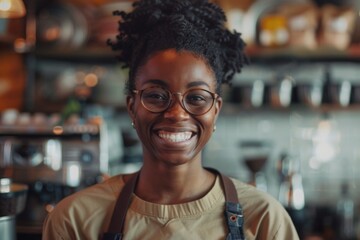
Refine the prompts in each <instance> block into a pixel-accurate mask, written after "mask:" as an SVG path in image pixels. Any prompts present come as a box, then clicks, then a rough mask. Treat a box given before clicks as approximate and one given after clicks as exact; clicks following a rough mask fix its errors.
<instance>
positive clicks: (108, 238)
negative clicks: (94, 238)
mask: <svg viewBox="0 0 360 240" xmlns="http://www.w3.org/2000/svg"><path fill="white" fill-rule="evenodd" d="M138 177H139V172H136V173H135V174H134V175H133V176H132V177H131V178H130V179H129V180H128V181H127V182H126V184H125V186H124V188H123V189H122V191H121V193H120V195H119V197H118V199H117V200H116V204H115V209H114V212H113V214H112V217H111V221H110V226H109V228H108V231H107V232H105V233H104V235H103V238H102V239H103V240H121V239H122V238H123V229H124V223H125V217H126V212H127V210H128V208H129V206H130V202H131V196H132V194H133V192H134V190H135V186H136V183H137V180H138Z"/></svg>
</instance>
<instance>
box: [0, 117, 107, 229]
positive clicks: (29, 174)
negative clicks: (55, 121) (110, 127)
mask: <svg viewBox="0 0 360 240" xmlns="http://www.w3.org/2000/svg"><path fill="white" fill-rule="evenodd" d="M104 125H105V123H101V121H97V122H96V121H95V122H87V123H81V124H79V123H76V124H68V125H63V126H47V125H40V126H39V125H37V126H34V125H25V126H24V125H11V126H9V125H0V177H2V178H10V179H12V180H13V181H14V182H17V183H22V184H26V185H27V186H28V195H27V201H26V206H25V209H24V211H23V212H22V213H21V214H20V215H18V216H17V232H21V233H38V234H40V233H41V229H42V224H43V221H44V219H45V217H46V215H47V213H48V212H50V211H51V210H52V209H53V208H54V206H55V205H56V204H57V203H58V202H59V201H60V200H61V199H62V198H64V197H66V196H68V195H70V194H72V193H74V192H76V191H78V190H80V189H83V188H85V187H88V186H90V185H92V184H95V183H97V182H100V181H101V180H102V177H103V176H104V174H106V173H107V172H108V165H109V162H108V154H107V152H108V151H107V149H106V146H107V144H106V141H107V137H106V127H105V126H104Z"/></svg>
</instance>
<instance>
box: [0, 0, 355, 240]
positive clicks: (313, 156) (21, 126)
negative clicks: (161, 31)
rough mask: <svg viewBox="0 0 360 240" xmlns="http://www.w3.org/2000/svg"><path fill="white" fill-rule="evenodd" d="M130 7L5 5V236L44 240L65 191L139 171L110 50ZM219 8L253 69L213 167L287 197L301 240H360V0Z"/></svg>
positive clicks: (102, 0)
mask: <svg viewBox="0 0 360 240" xmlns="http://www.w3.org/2000/svg"><path fill="white" fill-rule="evenodd" d="M132 2H133V1H131V0H61V1H60V0H17V1H15V0H0V183H1V185H0V239H41V228H42V222H43V220H44V218H45V216H46V214H47V213H48V212H51V210H52V209H53V208H54V207H56V204H57V202H59V201H60V200H61V199H62V198H64V197H65V196H67V195H69V194H72V193H74V192H76V191H79V190H80V189H83V188H86V187H88V186H90V185H92V184H95V183H97V182H101V181H103V180H104V179H105V178H107V177H109V176H113V175H115V174H119V173H129V172H134V171H136V170H138V169H139V168H140V167H141V164H142V156H141V146H140V143H139V140H138V138H137V136H136V133H135V130H134V129H133V128H132V127H131V123H130V120H129V117H128V116H127V112H126V108H125V96H124V91H123V88H124V83H125V81H126V78H127V69H124V68H122V67H121V66H119V64H118V63H117V61H116V56H115V55H114V53H113V52H112V51H111V50H110V49H109V47H107V45H106V41H107V39H112V38H114V37H115V35H116V33H117V27H118V23H117V22H118V17H114V16H113V15H112V12H113V11H114V10H125V11H126V10H129V9H131V7H132ZM214 2H216V3H217V4H219V5H220V6H222V7H223V8H224V10H225V13H226V15H227V18H228V27H229V28H230V29H235V30H236V31H238V32H241V34H242V37H243V38H244V40H245V41H246V43H247V54H248V56H249V58H250V62H251V63H250V65H249V66H246V67H245V68H244V70H243V71H242V73H241V74H238V75H236V76H235V78H234V82H233V85H232V86H231V87H228V86H224V88H223V92H222V97H223V99H224V100H225V104H224V107H223V109H222V115H221V116H220V118H219V119H218V122H217V131H216V132H215V133H214V135H213V137H212V139H211V140H210V142H209V143H208V145H207V146H206V149H205V152H204V154H203V155H204V165H206V166H211V167H214V168H217V169H219V170H220V171H222V172H223V173H225V174H227V175H229V176H231V177H234V178H237V179H240V180H242V181H244V182H248V183H250V184H253V185H254V186H256V187H257V188H259V189H261V190H263V191H266V192H268V193H269V194H271V195H272V196H273V197H275V198H276V199H278V200H279V201H280V202H281V204H283V205H284V207H285V208H286V209H287V210H288V212H289V214H290V216H291V217H292V219H293V221H294V224H295V226H296V228H297V230H298V232H299V235H300V237H301V239H323V240H333V239H337V240H339V239H340V240H349V239H351V240H355V239H360V217H359V213H360V174H359V173H360V147H359V145H360V127H359V125H360V1H359V0H242V1H238V0H217V1H214ZM9 6H10V7H9ZM11 6H13V8H14V9H12V8H11ZM358 144H359V145H358Z"/></svg>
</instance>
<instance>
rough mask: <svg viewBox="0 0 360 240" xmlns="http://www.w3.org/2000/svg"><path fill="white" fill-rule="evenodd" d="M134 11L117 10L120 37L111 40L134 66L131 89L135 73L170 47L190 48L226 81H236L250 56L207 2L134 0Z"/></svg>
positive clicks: (218, 10)
mask: <svg viewBox="0 0 360 240" xmlns="http://www.w3.org/2000/svg"><path fill="white" fill-rule="evenodd" d="M133 7H134V9H133V11H131V12H130V13H125V12H124V11H115V12H114V15H118V16H121V18H122V20H120V21H119V34H118V35H117V36H116V40H115V41H112V40H108V45H110V46H111V47H112V49H113V50H114V51H120V53H119V55H118V56H117V57H118V59H119V61H120V62H123V63H124V64H125V65H124V66H125V67H129V68H130V72H129V80H128V82H127V84H126V90H127V91H128V93H129V91H131V90H133V89H134V88H135V80H134V79H135V76H136V73H137V71H138V69H139V67H140V66H142V64H144V63H145V62H146V60H147V59H148V58H149V57H150V56H151V55H152V54H154V53H156V52H158V51H161V50H165V49H170V48H172V49H176V50H177V51H190V52H192V53H194V54H195V55H196V56H199V57H201V58H203V59H204V60H205V61H206V62H207V64H208V65H209V66H210V67H211V69H212V70H213V72H214V74H215V77H216V80H217V82H216V88H217V92H220V86H221V83H231V80H232V78H233V76H234V74H235V73H236V72H240V71H241V68H242V67H243V65H244V64H245V63H248V58H247V57H246V55H245V54H244V47H245V43H244V42H243V40H242V39H241V37H240V34H239V33H237V32H235V31H234V32H230V31H229V30H228V29H226V27H225V26H224V23H225V21H226V16H225V14H224V12H223V10H222V9H221V8H220V7H219V6H218V5H216V4H213V3H210V2H208V1H207V0H142V1H138V2H135V3H133Z"/></svg>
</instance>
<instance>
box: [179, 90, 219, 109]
mask: <svg viewBox="0 0 360 240" xmlns="http://www.w3.org/2000/svg"><path fill="white" fill-rule="evenodd" d="M185 101H186V103H188V104H192V105H198V106H199V105H206V104H208V103H209V102H211V101H212V96H211V94H210V93H209V92H207V91H204V90H196V91H191V92H189V93H188V94H186V98H185Z"/></svg>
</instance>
